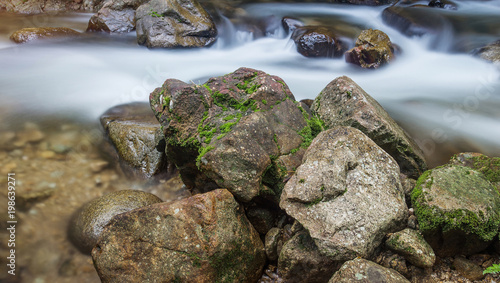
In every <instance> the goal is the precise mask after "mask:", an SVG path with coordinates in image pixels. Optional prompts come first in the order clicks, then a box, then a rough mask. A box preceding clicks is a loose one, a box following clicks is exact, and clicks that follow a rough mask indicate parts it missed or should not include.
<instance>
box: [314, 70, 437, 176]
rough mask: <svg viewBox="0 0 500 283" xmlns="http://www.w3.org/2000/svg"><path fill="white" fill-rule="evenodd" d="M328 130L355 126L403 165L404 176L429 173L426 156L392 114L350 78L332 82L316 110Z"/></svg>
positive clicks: (400, 165) (401, 166)
mask: <svg viewBox="0 0 500 283" xmlns="http://www.w3.org/2000/svg"><path fill="white" fill-rule="evenodd" d="M311 110H312V111H313V113H314V114H316V115H317V116H318V117H319V118H320V119H322V120H323V121H324V122H325V125H326V127H328V128H332V127H335V126H351V127H354V128H357V129H359V130H361V131H362V132H363V133H364V134H366V135H367V136H368V137H370V138H371V139H372V140H373V141H374V142H375V143H376V144H377V145H378V146H380V147H381V148H382V149H384V150H385V151H386V152H387V153H389V154H390V155H391V156H392V157H393V158H394V159H395V160H396V162H397V163H398V164H399V167H400V168H401V173H404V174H406V175H408V176H409V177H411V178H418V176H420V174H422V173H423V172H424V171H425V170H426V169H427V165H426V163H425V158H424V154H423V152H422V151H421V149H420V148H419V147H418V145H417V144H416V143H415V142H414V141H413V139H412V138H411V137H410V136H409V135H408V134H407V133H406V132H405V131H404V130H403V129H402V128H401V127H400V126H399V125H398V124H397V123H396V122H395V121H394V120H393V119H392V118H391V117H390V116H389V114H388V113H387V112H386V111H385V110H384V108H382V106H380V104H378V102H377V101H375V99H373V98H372V97H371V96H370V95H369V94H367V93H366V92H365V91H364V90H363V89H362V88H361V87H360V86H359V85H357V84H356V83H355V82H354V81H352V80H351V79H350V78H348V77H345V76H343V77H339V78H336V79H335V80H333V81H332V82H330V83H329V84H328V85H327V86H326V87H325V88H324V89H323V90H322V91H321V93H320V94H319V95H318V96H317V97H316V99H315V100H314V103H313V106H312V109H311Z"/></svg>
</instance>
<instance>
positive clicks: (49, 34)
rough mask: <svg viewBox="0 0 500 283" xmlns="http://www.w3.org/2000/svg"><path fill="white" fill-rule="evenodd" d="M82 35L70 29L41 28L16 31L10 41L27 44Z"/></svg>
mask: <svg viewBox="0 0 500 283" xmlns="http://www.w3.org/2000/svg"><path fill="white" fill-rule="evenodd" d="M81 35H82V34H81V33H79V32H77V31H76V30H73V29H70V28H52V27H40V28H23V29H20V30H18V31H15V32H14V33H13V34H12V35H11V36H10V39H11V40H12V41H14V42H15V43H26V42H28V41H33V40H38V39H46V38H57V37H74V36H81Z"/></svg>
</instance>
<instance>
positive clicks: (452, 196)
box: [411, 165, 500, 257]
mask: <svg viewBox="0 0 500 283" xmlns="http://www.w3.org/2000/svg"><path fill="white" fill-rule="evenodd" d="M411 201H412V205H413V208H414V210H415V215H416V216H417V219H418V222H419V229H420V231H422V233H423V235H424V237H425V239H426V240H427V242H428V243H429V244H430V245H431V246H432V248H433V249H434V251H435V252H436V254H437V255H439V256H443V257H444V256H453V255H460V254H465V255H470V254H474V253H477V252H480V251H481V250H483V249H485V248H486V247H487V246H488V245H489V244H490V243H491V241H492V240H493V239H494V237H495V236H496V235H497V234H498V227H499V225H500V195H499V193H498V191H497V189H496V188H495V187H494V186H493V185H492V184H491V183H490V182H489V181H488V180H487V179H486V178H485V177H484V175H483V174H482V173H480V172H478V171H476V170H473V169H470V168H468V167H463V166H457V165H446V166H442V167H438V168H436V169H432V170H429V171H426V172H425V173H424V174H422V176H421V177H420V178H419V179H418V181H417V184H416V186H415V189H414V190H413V193H412V197H411Z"/></svg>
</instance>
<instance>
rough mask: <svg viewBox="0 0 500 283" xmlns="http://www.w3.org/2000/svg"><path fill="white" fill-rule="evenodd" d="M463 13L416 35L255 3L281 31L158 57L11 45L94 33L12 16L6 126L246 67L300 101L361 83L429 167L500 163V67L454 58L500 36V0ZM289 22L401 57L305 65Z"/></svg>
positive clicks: (82, 43)
mask: <svg viewBox="0 0 500 283" xmlns="http://www.w3.org/2000/svg"><path fill="white" fill-rule="evenodd" d="M422 4H426V2H422ZM457 5H458V9H457V10H444V9H433V10H437V13H441V14H443V15H445V16H447V17H448V18H449V20H450V21H449V22H448V23H447V24H446V25H444V26H445V28H444V29H442V30H441V31H440V32H439V33H437V34H429V35H423V36H421V37H415V36H414V37H408V36H405V35H403V34H401V33H400V32H399V31H397V30H395V29H394V28H392V27H390V26H388V25H386V24H384V22H383V20H382V16H381V14H382V11H383V9H385V8H386V7H387V6H380V7H364V6H348V5H340V4H291V3H287V4H272V3H262V4H251V5H246V6H243V8H244V9H245V11H246V13H247V15H248V16H249V17H254V18H262V17H270V18H271V19H274V21H275V23H277V24H275V25H274V29H272V30H270V31H268V32H267V34H266V36H264V37H259V38H257V37H256V35H255V34H253V33H252V32H250V31H245V30H241V29H238V28H236V27H235V26H234V25H232V24H231V22H230V21H229V20H227V19H226V18H224V17H223V16H222V17H221V18H222V19H223V20H222V21H220V23H218V29H219V34H220V37H219V39H218V40H217V42H216V43H215V44H214V45H213V46H211V47H209V48H203V49H189V50H158V49H157V50H150V49H147V48H145V47H143V46H139V45H137V44H136V39H135V32H132V33H129V34H122V35H108V34H89V35H88V36H84V37H80V38H72V39H58V40H47V41H38V42H34V43H29V44H23V45H15V44H14V43H13V42H11V41H10V40H9V38H8V37H9V36H10V34H12V32H13V31H15V30H17V29H20V28H22V27H33V26H54V27H57V26H64V27H70V28H73V29H76V30H78V31H85V29H86V26H87V22H88V19H89V18H90V16H91V15H92V14H90V13H72V14H53V15H35V16H20V15H14V14H9V13H5V12H3V13H1V14H0V66H1V68H0V98H1V101H2V103H1V104H2V108H4V109H7V110H6V111H8V113H9V116H8V117H9V118H7V121H4V123H5V122H7V125H8V124H13V125H14V124H15V123H17V122H19V121H23V120H29V118H30V117H44V116H64V117H72V118H74V119H77V120H80V121H96V120H97V118H98V117H99V115H100V114H102V113H103V112H104V111H105V110H106V109H107V108H109V107H111V106H114V105H116V104H121V103H127V102H131V101H147V100H148V96H149V93H150V92H151V91H152V90H153V89H154V88H156V87H158V86H160V85H161V84H162V83H163V82H164V80H165V79H167V78H177V79H180V80H183V81H186V82H194V83H204V82H205V81H206V79H208V78H209V77H212V76H219V75H223V74H227V73H230V72H232V71H234V70H236V69H237V68H239V67H242V66H244V67H250V68H255V69H260V70H263V71H265V72H267V73H269V74H272V75H277V76H279V77H281V78H283V79H284V81H285V82H286V83H287V84H288V86H289V87H290V89H291V91H292V92H293V94H294V95H295V97H296V99H297V100H300V99H306V98H310V99H314V97H315V96H316V95H317V94H318V93H319V92H320V91H321V90H322V89H323V88H324V87H325V86H326V85H327V84H328V83H329V82H330V81H332V80H333V79H335V78H336V77H338V76H342V75H346V76H349V77H351V78H352V79H353V80H354V81H355V82H356V83H357V84H359V85H360V86H361V87H362V88H363V89H364V90H365V91H366V92H368V93H369V94H370V95H371V96H373V97H374V98H375V99H376V100H377V101H379V103H380V104H381V105H382V106H383V107H384V108H385V109H386V110H387V111H388V112H389V114H391V116H392V117H393V118H394V119H395V120H396V121H398V122H399V123H400V124H401V125H402V126H403V128H405V129H406V130H407V131H408V132H409V133H410V134H411V135H412V136H413V137H414V138H415V140H416V141H417V143H419V144H420V146H421V147H422V148H423V149H424V152H425V154H426V156H427V158H428V159H430V160H431V162H430V163H431V164H430V165H437V164H436V163H437V161H435V160H439V161H442V160H441V159H439V158H438V157H437V156H441V155H444V156H445V158H448V157H449V154H451V153H455V152H457V151H480V152H482V153H485V154H487V155H491V156H499V155H500V123H498V121H499V118H500V111H498V109H499V108H500V68H499V67H498V66H496V65H494V64H492V63H490V62H486V61H484V60H482V59H480V58H477V57H474V56H472V55H470V54H468V53H467V52H456V51H455V50H457V48H456V47H457V46H458V45H460V46H467V47H468V48H469V49H472V48H476V47H479V46H482V45H484V44H487V43H490V42H493V41H495V40H498V39H499V38H500V17H498V15H499V14H500V1H498V0H496V1H484V2H476V1H460V2H457ZM283 16H294V17H297V18H300V19H301V20H303V21H304V22H305V23H308V24H314V23H316V24H317V23H331V22H332V21H334V22H335V23H336V25H337V26H339V27H340V29H342V30H343V31H344V32H345V33H347V34H354V37H355V35H356V33H359V32H360V31H361V30H362V29H366V28H374V29H380V30H382V31H384V32H385V33H387V34H388V35H389V37H390V38H391V41H392V42H393V43H396V44H397V45H398V46H399V47H400V48H401V50H402V53H401V54H400V55H399V56H398V57H397V60H395V61H394V62H392V63H391V64H390V65H388V66H385V67H383V68H381V69H377V70H363V69H361V68H358V67H357V66H354V65H350V64H348V63H346V62H345V61H344V59H343V58H340V59H318V58H306V57H303V56H302V55H300V54H299V53H298V52H297V51H296V49H295V45H294V43H293V41H292V40H291V39H290V37H289V35H286V33H285V31H284V30H283V28H282V27H281V24H280V23H279V20H280V19H281V18H282V17H283ZM270 26H271V27H272V26H273V25H270ZM492 26H493V28H491V27H492ZM495 26H496V28H495ZM486 27H488V29H487V30H486V31H485V29H486ZM35 119H36V118H35ZM434 157H435V158H434ZM433 163H434V164H433Z"/></svg>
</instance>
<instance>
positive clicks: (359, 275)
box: [328, 258, 410, 283]
mask: <svg viewBox="0 0 500 283" xmlns="http://www.w3.org/2000/svg"><path fill="white" fill-rule="evenodd" d="M343 282H346V283H350V282H362V283H371V282H385V283H409V282H410V281H408V280H407V279H406V278H405V277H404V276H403V275H401V274H399V273H397V272H396V271H394V270H392V269H389V268H385V267H383V266H381V265H378V264H376V263H374V262H371V261H369V260H366V259H362V258H357V259H354V260H350V261H347V262H346V263H344V264H343V265H342V267H341V268H340V270H339V271H337V272H336V273H335V275H334V276H333V277H332V278H331V279H330V281H328V283H343Z"/></svg>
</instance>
